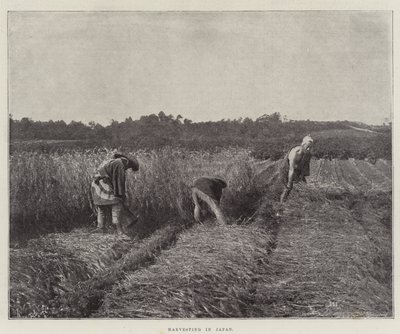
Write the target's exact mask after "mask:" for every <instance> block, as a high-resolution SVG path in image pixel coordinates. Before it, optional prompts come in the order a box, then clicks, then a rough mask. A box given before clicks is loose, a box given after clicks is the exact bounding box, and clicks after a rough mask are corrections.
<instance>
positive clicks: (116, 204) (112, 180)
mask: <svg viewBox="0 0 400 334" xmlns="http://www.w3.org/2000/svg"><path fill="white" fill-rule="evenodd" d="M128 169H131V170H133V171H137V170H139V163H138V161H137V160H136V158H128V157H127V156H125V155H122V154H119V153H115V154H114V155H113V158H112V159H111V160H109V161H106V162H104V163H103V164H101V165H100V167H99V169H98V171H97V174H96V175H95V176H94V179H93V181H92V184H91V194H92V199H93V204H94V205H95V206H96V207H97V229H96V230H97V231H104V229H105V227H106V225H107V221H106V220H107V217H110V215H111V222H112V224H113V225H114V226H115V227H116V230H117V233H118V234H119V235H122V234H123V229H122V224H121V219H122V217H121V216H122V214H123V212H124V209H125V207H124V202H125V200H126V193H125V173H126V171H127V170H128Z"/></svg>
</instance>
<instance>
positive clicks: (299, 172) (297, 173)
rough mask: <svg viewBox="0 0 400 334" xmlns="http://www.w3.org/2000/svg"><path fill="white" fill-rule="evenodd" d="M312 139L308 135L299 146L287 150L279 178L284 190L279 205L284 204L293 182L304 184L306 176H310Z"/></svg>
mask: <svg viewBox="0 0 400 334" xmlns="http://www.w3.org/2000/svg"><path fill="white" fill-rule="evenodd" d="M312 145H313V139H312V138H311V136H310V135H308V136H305V137H304V138H303V142H302V143H301V145H299V146H295V147H293V148H292V149H290V150H289V152H288V153H287V154H286V156H285V158H284V159H283V165H282V167H281V178H282V182H283V183H284V185H285V189H284V190H283V192H282V195H281V199H280V201H281V203H282V202H284V201H285V200H286V199H287V197H288V196H289V194H290V191H291V190H292V188H293V182H298V181H302V182H306V178H305V177H306V176H309V175H310V160H311V148H312Z"/></svg>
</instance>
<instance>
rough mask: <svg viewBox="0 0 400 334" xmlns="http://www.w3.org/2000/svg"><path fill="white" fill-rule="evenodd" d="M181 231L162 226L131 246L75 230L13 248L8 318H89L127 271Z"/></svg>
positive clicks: (148, 259)
mask: <svg viewBox="0 0 400 334" xmlns="http://www.w3.org/2000/svg"><path fill="white" fill-rule="evenodd" d="M184 228H185V225H184V224H175V225H166V226H165V227H164V228H162V229H160V230H158V231H156V232H155V233H154V234H153V235H152V236H151V237H149V238H147V239H144V240H142V241H139V242H135V243H132V242H127V241H122V240H121V239H119V238H118V237H116V236H115V235H113V234H90V233H87V232H86V233H85V231H84V230H75V231H73V232H71V233H60V234H54V235H47V236H44V237H42V238H40V239H37V240H31V241H30V242H29V244H28V246H27V247H26V248H22V249H15V250H11V264H10V273H11V277H10V282H11V287H10V314H11V316H12V317H41V318H46V317H63V318H64V317H88V316H89V315H90V314H91V313H92V312H94V311H95V310H97V308H98V306H99V305H100V304H101V301H102V299H103V297H104V294H105V293H106V292H107V290H108V289H110V288H111V287H112V285H113V284H114V283H115V282H116V281H118V280H119V279H121V278H122V277H123V275H124V273H125V272H132V271H134V270H136V269H138V268H140V267H141V266H145V265H147V264H149V263H151V262H153V261H154V258H155V257H156V256H157V254H159V253H160V252H161V250H162V249H164V248H165V247H168V246H169V245H171V244H172V243H173V242H174V241H175V239H176V237H177V235H178V234H179V233H180V232H181V231H182V230H183V229H184Z"/></svg>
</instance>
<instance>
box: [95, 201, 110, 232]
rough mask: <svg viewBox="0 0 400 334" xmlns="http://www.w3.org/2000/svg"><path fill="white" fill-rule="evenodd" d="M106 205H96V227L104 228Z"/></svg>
mask: <svg viewBox="0 0 400 334" xmlns="http://www.w3.org/2000/svg"><path fill="white" fill-rule="evenodd" d="M107 209H108V207H107V206H104V205H98V206H97V228H101V229H104V228H105V225H106V215H107Z"/></svg>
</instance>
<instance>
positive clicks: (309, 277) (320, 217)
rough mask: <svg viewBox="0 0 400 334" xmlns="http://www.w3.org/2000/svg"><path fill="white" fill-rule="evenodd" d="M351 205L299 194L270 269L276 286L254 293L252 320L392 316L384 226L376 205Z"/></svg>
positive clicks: (304, 189) (285, 217) (305, 190)
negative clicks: (272, 317)
mask: <svg viewBox="0 0 400 334" xmlns="http://www.w3.org/2000/svg"><path fill="white" fill-rule="evenodd" d="M377 196H378V195H377ZM379 196H381V195H379ZM354 198H355V197H354V196H351V197H349V198H347V197H344V199H343V200H335V201H331V200H328V199H327V198H326V197H324V196H322V192H320V191H318V190H317V189H311V188H309V186H307V185H301V184H299V185H297V187H295V189H294V191H293V193H292V196H291V197H290V199H289V200H288V202H287V204H288V207H287V208H285V209H284V210H283V214H282V216H281V219H282V224H280V225H279V226H280V228H279V233H278V240H277V248H276V249H275V250H274V253H273V256H272V257H271V258H270V262H269V265H270V267H271V268H272V272H271V274H270V280H271V283H265V282H263V281H261V282H258V284H257V287H256V293H255V295H256V302H255V304H256V305H258V306H259V310H257V312H255V313H254V316H260V315H263V316H266V317H271V316H274V317H276V316H278V317H369V316H375V317H389V316H391V315H392V313H391V312H392V309H391V307H392V305H391V302H392V297H391V292H392V291H391V272H392V268H391V242H390V240H391V231H390V229H388V228H387V227H385V226H384V225H383V224H380V223H379V219H380V217H379V215H376V214H375V213H374V210H373V209H372V208H371V206H370V205H369V203H370V201H372V199H366V198H365V197H362V196H360V198H359V199H354ZM353 200H356V201H358V200H359V201H360V202H359V203H351V201H353ZM355 205H357V207H358V206H359V208H360V214H361V216H359V217H355V214H354V212H353V211H354V209H355ZM349 206H352V207H353V209H352V210H349ZM357 211H358V210H357ZM357 216H358V215H357ZM355 218H357V219H355Z"/></svg>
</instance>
